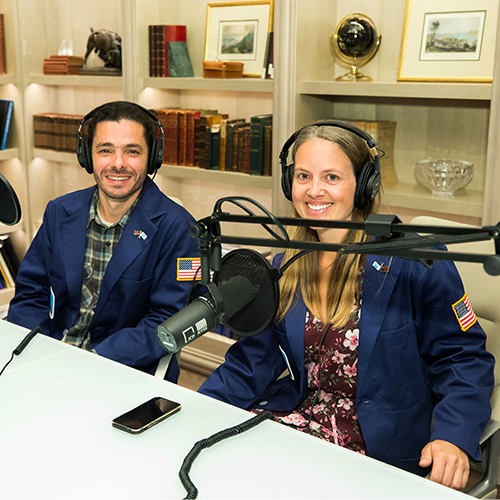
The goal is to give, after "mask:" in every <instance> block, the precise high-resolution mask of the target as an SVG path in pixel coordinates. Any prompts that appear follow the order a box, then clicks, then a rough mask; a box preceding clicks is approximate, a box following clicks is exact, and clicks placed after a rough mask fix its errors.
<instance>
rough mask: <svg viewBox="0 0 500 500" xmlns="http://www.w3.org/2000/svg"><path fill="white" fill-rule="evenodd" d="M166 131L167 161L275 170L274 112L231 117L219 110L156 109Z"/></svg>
mask: <svg viewBox="0 0 500 500" xmlns="http://www.w3.org/2000/svg"><path fill="white" fill-rule="evenodd" d="M155 112H156V116H157V117H158V120H159V121H160V122H161V124H162V126H163V130H164V133H165V153H164V157H163V162H164V163H166V164H169V165H184V166H188V167H198V168H202V169H206V170H223V171H232V172H241V173H248V174H252V175H271V174H272V147H271V145H272V120H273V117H272V115H271V114H267V115H255V116H252V117H250V120H249V121H248V120H245V119H243V118H237V119H229V116H228V115H227V114H219V113H218V112H217V111H216V110H190V109H156V110H155Z"/></svg>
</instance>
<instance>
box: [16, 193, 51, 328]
mask: <svg viewBox="0 0 500 500" xmlns="http://www.w3.org/2000/svg"><path fill="white" fill-rule="evenodd" d="M51 212H52V210H51V203H49V204H48V205H47V209H46V210H45V213H44V216H43V222H42V225H41V226H40V229H39V230H38V232H37V234H36V236H35V238H34V240H33V242H32V243H31V245H30V248H29V249H28V252H27V253H26V255H25V257H24V259H23V260H22V261H21V265H20V266H19V271H18V273H17V276H16V294H15V296H14V298H13V299H12V300H11V302H10V305H9V311H8V316H7V320H8V321H10V322H12V323H15V324H17V325H21V326H24V327H25V328H29V329H30V330H31V329H33V328H35V326H40V327H41V328H42V332H43V333H45V334H47V333H48V332H49V331H50V326H49V321H50V320H49V311H50V283H49V275H48V269H47V261H50V260H51V254H52V252H51V236H50V231H49V227H50V223H49V222H48V219H49V218H50V213H51Z"/></svg>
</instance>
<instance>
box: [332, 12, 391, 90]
mask: <svg viewBox="0 0 500 500" xmlns="http://www.w3.org/2000/svg"><path fill="white" fill-rule="evenodd" d="M381 40H382V35H379V34H378V33H377V28H376V26H375V23H374V22H373V21H372V20H371V19H370V18H369V17H368V16H365V15H364V14H350V15H348V16H346V17H344V19H342V21H340V23H339V24H338V26H337V29H336V30H335V34H334V35H332V36H331V37H330V41H331V46H332V49H333V52H334V54H335V57H336V58H337V59H338V60H339V61H340V62H342V63H344V64H345V65H346V66H348V67H350V68H351V71H350V72H349V73H346V74H345V75H343V76H339V77H338V78H336V79H335V80H336V81H344V82H371V81H373V79H372V78H371V77H369V76H366V75H363V73H360V72H359V71H358V68H360V67H361V66H364V65H365V64H366V63H368V62H369V61H371V60H372V59H373V57H374V56H375V54H376V53H377V51H378V49H379V47H380V42H381Z"/></svg>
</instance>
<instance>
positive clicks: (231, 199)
mask: <svg viewBox="0 0 500 500" xmlns="http://www.w3.org/2000/svg"><path fill="white" fill-rule="evenodd" d="M240 200H241V201H246V202H249V203H252V204H253V205H255V206H256V207H258V208H260V209H261V210H262V211H263V212H264V213H265V214H266V215H267V216H268V217H269V218H270V219H271V221H272V222H273V223H274V224H275V225H276V226H278V228H279V230H280V232H281V234H282V235H283V236H280V235H279V234H277V233H275V232H274V231H273V230H272V229H271V228H270V227H268V226H267V224H261V226H262V227H263V228H264V229H265V230H266V231H267V232H268V233H269V234H270V235H271V236H273V237H274V238H276V239H277V240H280V241H286V242H288V241H290V237H289V236H288V233H287V231H286V229H285V227H284V226H283V224H282V223H281V222H280V221H279V220H278V219H277V217H276V216H275V215H273V214H272V213H271V212H270V211H269V210H268V209H267V208H266V207H264V206H263V205H261V204H260V203H259V202H258V201H255V200H252V198H247V197H245V196H228V197H227V198H221V199H220V200H217V202H216V204H215V206H214V213H220V212H221V206H222V204H223V203H224V202H226V201H227V202H229V203H232V204H233V205H236V206H237V207H240V208H241V209H242V210H243V211H244V212H246V213H247V214H248V215H255V214H254V213H253V212H252V211H251V210H250V209H249V208H248V207H246V206H245V205H243V203H240Z"/></svg>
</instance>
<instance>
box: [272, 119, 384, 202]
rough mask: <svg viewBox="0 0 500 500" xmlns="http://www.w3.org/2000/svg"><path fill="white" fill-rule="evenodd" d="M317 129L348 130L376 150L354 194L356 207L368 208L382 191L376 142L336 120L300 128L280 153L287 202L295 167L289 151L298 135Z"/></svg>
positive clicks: (358, 130)
mask: <svg viewBox="0 0 500 500" xmlns="http://www.w3.org/2000/svg"><path fill="white" fill-rule="evenodd" d="M311 125H312V126H315V127H323V126H328V127H338V128H342V129H344V130H348V131H349V132H352V133H353V134H355V135H357V136H358V137H361V139H364V140H365V141H366V143H367V145H368V149H374V150H375V156H374V157H373V158H372V159H370V160H368V161H366V162H365V164H364V165H363V166H362V168H361V170H360V172H359V175H358V177H357V179H356V192H355V194H354V206H355V207H356V208H359V209H360V210H362V209H363V208H365V207H366V205H367V204H368V203H369V202H370V201H372V200H373V199H374V198H375V196H377V193H378V191H379V189H380V180H381V177H380V156H379V155H378V152H377V149H376V147H375V146H376V144H375V141H374V140H373V138H372V136H371V135H369V134H367V133H366V132H365V131H364V130H361V129H359V128H358V127H355V126H354V125H352V124H350V123H347V122H341V121H336V120H322V121H318V122H314V123H311V124H309V125H306V126H305V127H302V128H300V129H299V130H297V131H296V132H294V133H293V134H292V135H291V136H290V137H289V138H288V140H287V141H286V142H285V144H284V145H283V148H282V149H281V153H280V164H281V189H282V190H283V194H284V195H285V198H286V199H287V200H290V201H292V184H293V174H294V169H295V165H294V164H293V163H291V164H290V165H287V158H288V150H289V149H290V147H291V146H292V144H293V143H294V142H295V140H296V139H297V137H298V135H299V134H300V133H301V132H302V130H304V129H305V128H306V127H309V126H311Z"/></svg>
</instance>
